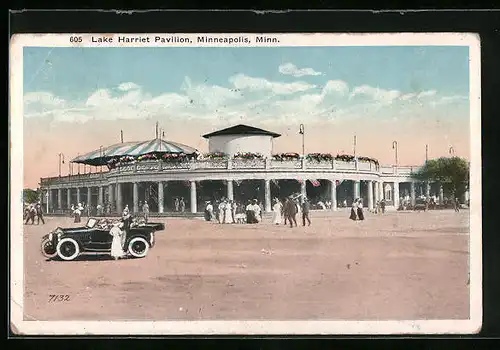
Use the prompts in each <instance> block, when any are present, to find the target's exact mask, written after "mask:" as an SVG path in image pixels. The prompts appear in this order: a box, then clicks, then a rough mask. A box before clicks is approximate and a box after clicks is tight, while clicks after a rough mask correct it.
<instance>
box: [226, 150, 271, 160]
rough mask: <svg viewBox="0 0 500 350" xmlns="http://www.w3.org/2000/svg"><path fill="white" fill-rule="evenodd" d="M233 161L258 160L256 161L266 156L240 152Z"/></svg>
mask: <svg viewBox="0 0 500 350" xmlns="http://www.w3.org/2000/svg"><path fill="white" fill-rule="evenodd" d="M233 159H235V160H256V159H264V156H263V155H262V154H260V153H252V152H238V153H236V154H234V156H233Z"/></svg>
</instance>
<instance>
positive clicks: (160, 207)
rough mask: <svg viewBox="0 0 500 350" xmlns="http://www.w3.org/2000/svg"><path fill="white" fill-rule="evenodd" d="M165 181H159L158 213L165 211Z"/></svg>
mask: <svg viewBox="0 0 500 350" xmlns="http://www.w3.org/2000/svg"><path fill="white" fill-rule="evenodd" d="M163 203H164V199H163V181H159V182H158V213H163V210H164V208H163Z"/></svg>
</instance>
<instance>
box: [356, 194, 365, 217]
mask: <svg viewBox="0 0 500 350" xmlns="http://www.w3.org/2000/svg"><path fill="white" fill-rule="evenodd" d="M357 214H358V220H364V219H365V215H364V213H363V200H362V199H361V198H360V199H359V201H358V210H357Z"/></svg>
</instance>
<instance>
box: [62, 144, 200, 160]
mask: <svg viewBox="0 0 500 350" xmlns="http://www.w3.org/2000/svg"><path fill="white" fill-rule="evenodd" d="M194 152H196V149H195V148H192V147H189V146H186V145H183V144H181V143H177V142H172V141H166V140H160V139H154V140H149V141H142V142H123V143H117V144H114V145H111V146H108V147H103V148H100V149H97V150H95V151H92V152H89V153H86V154H84V155H80V156H78V157H76V158H74V159H72V160H71V162H72V163H81V164H88V165H94V166H98V165H105V164H107V162H108V161H109V160H110V159H111V158H115V157H121V156H133V157H137V156H140V155H143V154H149V153H184V154H192V153H194Z"/></svg>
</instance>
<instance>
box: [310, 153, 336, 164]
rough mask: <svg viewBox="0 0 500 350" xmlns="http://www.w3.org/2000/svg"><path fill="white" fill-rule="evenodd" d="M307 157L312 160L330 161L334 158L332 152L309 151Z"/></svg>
mask: <svg viewBox="0 0 500 350" xmlns="http://www.w3.org/2000/svg"><path fill="white" fill-rule="evenodd" d="M306 159H307V160H308V161H310V162H312V161H315V162H325V161H326V162H329V161H331V160H332V159H333V156H332V155H331V154H330V153H309V154H308V155H307V156H306Z"/></svg>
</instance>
